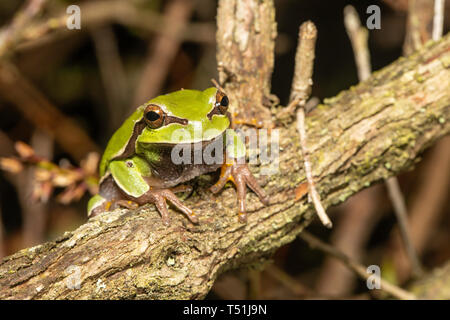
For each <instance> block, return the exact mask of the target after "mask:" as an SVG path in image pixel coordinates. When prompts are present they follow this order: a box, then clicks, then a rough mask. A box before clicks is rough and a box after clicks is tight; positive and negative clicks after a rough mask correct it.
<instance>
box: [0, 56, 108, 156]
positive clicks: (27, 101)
mask: <svg viewBox="0 0 450 320" xmlns="http://www.w3.org/2000/svg"><path fill="white" fill-rule="evenodd" d="M0 96H1V97H2V98H3V99H5V100H6V101H8V102H10V103H12V104H13V105H15V106H16V107H17V109H18V110H19V111H20V112H21V113H22V114H23V115H24V117H25V118H26V119H27V120H28V121H30V122H31V123H32V124H33V125H34V126H35V127H37V128H40V129H42V130H44V131H45V132H47V133H48V134H50V135H51V136H52V137H53V138H54V139H55V141H56V142H57V143H58V144H59V145H60V146H61V148H63V149H64V150H65V151H66V152H68V153H69V154H70V155H71V156H73V158H74V159H75V160H76V161H81V160H82V159H83V158H84V157H85V156H86V155H87V154H88V153H89V152H90V151H98V150H99V148H98V146H97V145H96V144H95V143H94V142H93V141H92V139H91V138H90V137H89V136H88V134H87V133H86V132H85V131H84V129H83V128H82V127H81V126H79V125H78V124H77V123H76V122H75V121H74V120H72V119H71V118H69V117H67V116H66V115H64V114H63V113H62V112H61V111H60V110H59V109H58V108H57V107H56V106H54V105H53V104H52V103H51V102H50V101H49V100H48V99H47V97H46V96H45V95H44V94H43V93H42V92H41V91H39V90H38V89H37V88H36V87H35V86H34V85H33V84H32V83H31V82H30V81H29V80H28V79H27V78H26V77H25V76H24V75H22V73H21V72H20V71H19V70H18V69H17V68H16V66H14V65H13V64H11V63H7V62H6V61H5V62H3V63H1V64H0Z"/></svg>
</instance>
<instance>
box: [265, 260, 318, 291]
mask: <svg viewBox="0 0 450 320" xmlns="http://www.w3.org/2000/svg"><path fill="white" fill-rule="evenodd" d="M264 271H265V272H266V273H267V274H268V275H269V276H271V277H272V278H274V279H275V280H277V281H278V282H280V283H281V284H282V285H283V286H285V287H286V288H288V289H289V290H290V291H291V292H292V293H293V294H295V295H297V296H306V295H311V294H312V290H311V289H309V288H308V287H306V286H305V285H303V284H302V283H300V282H298V281H297V279H295V278H294V277H292V276H291V275H289V274H287V273H286V272H285V271H284V270H282V269H280V268H278V267H277V266H276V265H274V264H272V265H270V266H268V267H266V268H265V269H264Z"/></svg>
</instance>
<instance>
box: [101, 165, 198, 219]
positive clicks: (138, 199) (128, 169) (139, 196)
mask: <svg viewBox="0 0 450 320" xmlns="http://www.w3.org/2000/svg"><path fill="white" fill-rule="evenodd" d="M109 169H110V171H111V175H112V177H113V179H114V181H115V183H116V184H117V185H118V186H119V188H120V189H121V190H122V192H124V193H125V194H126V196H127V198H128V200H131V201H133V202H135V203H137V204H139V205H143V204H146V203H153V204H155V205H156V208H157V209H158V211H159V213H160V214H161V216H162V219H163V223H164V224H165V225H169V223H170V219H169V211H168V209H167V203H166V200H169V202H170V203H172V204H173V205H174V206H175V207H177V208H178V209H180V210H181V211H182V212H183V213H184V214H186V215H187V217H188V218H189V219H190V220H191V221H192V222H193V223H197V222H198V218H197V216H196V215H195V213H194V212H193V211H192V210H191V209H189V208H188V207H186V206H185V205H184V204H183V203H182V202H181V200H179V199H178V198H177V196H176V195H175V193H174V192H185V191H186V190H187V189H188V188H189V187H186V186H178V187H175V188H174V189H173V191H172V190H171V189H168V188H154V187H152V186H150V185H149V184H148V182H147V180H148V179H146V178H149V177H150V175H151V169H150V167H149V165H148V163H147V162H146V161H145V160H143V159H142V158H140V157H138V156H135V157H132V158H130V159H124V160H114V161H112V162H111V163H110V165H109Z"/></svg>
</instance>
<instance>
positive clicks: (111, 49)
mask: <svg viewBox="0 0 450 320" xmlns="http://www.w3.org/2000/svg"><path fill="white" fill-rule="evenodd" d="M91 36H92V40H93V43H94V47H95V53H96V56H97V61H98V64H99V68H100V75H101V78H102V82H103V86H104V90H105V96H106V99H107V101H108V106H109V110H110V126H109V129H110V130H113V129H116V128H118V126H119V125H120V122H122V121H123V119H124V117H125V116H126V115H127V114H126V111H127V106H126V101H127V81H126V76H125V70H124V68H123V64H122V60H121V58H120V53H119V49H118V44H117V40H116V37H115V35H114V31H113V30H112V27H111V26H109V25H108V26H100V27H98V28H94V29H93V30H92V31H91Z"/></svg>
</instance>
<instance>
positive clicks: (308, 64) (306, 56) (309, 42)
mask: <svg viewBox="0 0 450 320" xmlns="http://www.w3.org/2000/svg"><path fill="white" fill-rule="evenodd" d="M298 38H299V43H298V47H297V53H296V56H295V73H294V80H293V82H292V89H291V103H290V105H291V106H298V107H299V110H298V111H297V130H298V132H299V135H300V146H301V150H302V156H303V163H304V167H305V174H306V180H307V181H308V191H309V195H310V199H311V200H312V202H313V204H314V207H315V208H316V212H317V215H318V216H319V219H320V221H321V222H322V224H323V225H324V226H326V227H327V228H331V227H332V226H333V224H332V223H331V220H330V218H328V216H327V214H326V212H325V209H324V208H323V205H322V202H321V201H320V195H319V193H318V192H317V189H316V187H315V185H314V179H313V175H312V171H311V162H310V161H309V153H308V149H307V147H306V139H307V138H306V129H305V108H304V107H305V104H306V101H307V100H308V97H309V95H310V93H311V85H312V73H313V67H314V50H315V45H316V39H317V29H316V26H315V25H314V23H312V22H311V21H306V22H304V23H302V25H301V26H300V31H299V37H298ZM288 108H289V107H288Z"/></svg>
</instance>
